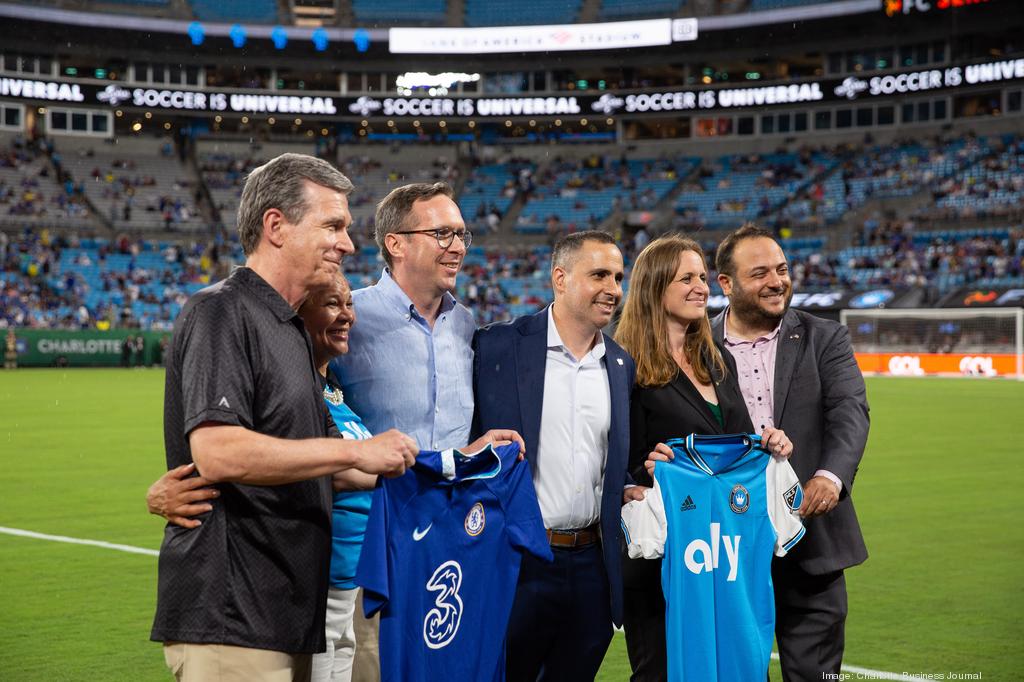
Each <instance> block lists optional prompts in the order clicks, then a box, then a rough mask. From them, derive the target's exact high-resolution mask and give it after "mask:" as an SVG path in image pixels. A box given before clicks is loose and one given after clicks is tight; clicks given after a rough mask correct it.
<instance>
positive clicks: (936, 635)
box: [0, 370, 1024, 681]
mask: <svg viewBox="0 0 1024 682" xmlns="http://www.w3.org/2000/svg"><path fill="white" fill-rule="evenodd" d="M868 392H869V399H870V401H871V407H872V410H871V415H872V429H871V440H870V443H869V446H868V452H867V454H866V455H865V458H864V461H863V464H862V466H861V471H860V476H859V477H858V479H857V485H856V489H855V491H854V497H855V499H856V502H857V509H858V512H859V515H860V519H861V523H862V525H863V528H864V534H865V536H866V537H867V542H868V548H869V551H870V553H871V558H870V559H869V560H868V562H867V563H866V564H865V565H863V566H860V567H858V568H856V569H853V570H851V571H849V572H848V573H847V579H848V583H849V593H850V617H849V620H848V625H847V646H846V662H847V664H849V665H853V666H859V667H863V668H869V669H876V670H886V671H896V672H909V673H912V674H914V673H932V674H938V673H941V674H943V675H946V676H948V674H949V673H950V672H954V673H976V672H980V673H982V675H983V678H982V679H985V680H1020V679H1024V646H1022V642H1024V616H1022V613H1024V598H1022V593H1024V569H1022V566H1024V494H1022V490H1024V457H1022V448H1021V444H1020V443H1019V442H1018V441H1019V440H1021V439H1022V435H1021V434H1022V429H1021V427H1022V426H1024V383H1016V382H1008V381H986V380H957V379H949V380H943V379H871V380H869V383H868ZM162 396H163V373H162V372H161V371H159V370H71V371H61V370H18V371H16V372H0V464H2V473H0V526H4V527H9V528H18V529H24V530H31V531H36V532H39V533H48V534H55V535H65V536H71V537H76V538H87V539H93V540H103V541H107V542H112V543H121V544H125V545H134V546H138V547H145V548H152V549H156V548H158V547H159V544H160V537H161V528H162V523H161V521H160V520H158V519H156V518H155V517H151V516H148V515H147V514H146V511H145V502H144V495H145V491H146V488H147V486H148V485H149V483H150V482H151V481H152V480H153V479H154V478H155V477H156V476H158V475H159V474H160V473H161V472H162V471H163V469H164V465H163V461H164V459H163V445H162V442H163V440H162V424H161V414H162V408H161V404H162ZM155 595H156V559H155V558H154V557H152V556H146V555H137V554H127V553H124V552H117V551H112V550H109V549H103V548H98V547H91V546H80V545H72V544H63V543H56V542H50V541H45V540H38V539H32V538H25V537H15V536H11V535H8V534H0V680H18V681H20V680H47V681H49V680H150V679H152V680H157V679H169V675H168V674H167V672H166V669H165V668H164V665H163V660H162V655H161V651H160V647H159V645H157V644H154V643H151V642H149V641H148V638H149V627H150V623H151V618H152V615H153V607H154V602H155ZM773 670H775V671H777V664H773ZM599 679H601V680H626V679H628V664H627V662H626V655H625V646H624V644H623V640H622V637H621V635H617V636H616V638H615V640H614V641H613V644H612V649H611V651H610V652H609V654H608V657H607V659H606V660H605V665H604V668H603V669H602V673H601V676H600V678H599ZM774 679H779V677H778V675H777V673H776V674H775V675H774ZM852 679H857V677H856V676H854V677H853V678H852ZM861 679H865V678H863V677H862V678H861Z"/></svg>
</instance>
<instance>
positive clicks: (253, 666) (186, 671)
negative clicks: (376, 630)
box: [164, 642, 313, 682]
mask: <svg viewBox="0 0 1024 682" xmlns="http://www.w3.org/2000/svg"><path fill="white" fill-rule="evenodd" d="M312 658H313V656H312V654H286V653H284V652H282V651H270V650H268V649H249V648H246V647H240V646H231V645H229V644H188V643H183V642H168V643H166V644H164V660H165V661H166V662H167V667H168V668H170V669H171V673H172V674H173V675H174V679H175V680H177V682H250V681H255V682H309V677H310V672H311V670H312V666H311V661H312Z"/></svg>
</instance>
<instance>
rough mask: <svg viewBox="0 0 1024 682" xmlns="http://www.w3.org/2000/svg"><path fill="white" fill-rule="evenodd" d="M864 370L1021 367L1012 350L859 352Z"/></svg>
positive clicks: (987, 371)
mask: <svg viewBox="0 0 1024 682" xmlns="http://www.w3.org/2000/svg"><path fill="white" fill-rule="evenodd" d="M855 355H856V357H857V365H858V366H859V367H860V369H861V371H862V372H864V373H865V374H885V375H890V376H909V377H914V376H929V375H931V376H936V375H943V376H977V377H1006V376H1018V375H1019V373H1020V371H1021V367H1020V365H1019V364H1018V358H1017V356H1016V355H1013V354H1012V353H988V354H973V355H964V354H962V353H856V354H855Z"/></svg>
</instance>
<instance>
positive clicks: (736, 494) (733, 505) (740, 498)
mask: <svg viewBox="0 0 1024 682" xmlns="http://www.w3.org/2000/svg"><path fill="white" fill-rule="evenodd" d="M749 506H750V495H749V494H748V493H747V489H746V488H744V487H743V486H741V485H736V486H734V487H733V489H732V493H731V494H730V495H729V508H730V509H732V510H733V511H734V512H736V513H737V514H742V513H743V512H745V511H747V508H748V507H749Z"/></svg>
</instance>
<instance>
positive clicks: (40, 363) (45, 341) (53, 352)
mask: <svg viewBox="0 0 1024 682" xmlns="http://www.w3.org/2000/svg"><path fill="white" fill-rule="evenodd" d="M140 333H141V335H142V337H143V338H144V339H145V344H144V350H143V364H145V365H152V364H154V363H155V362H157V361H158V359H159V358H158V357H157V356H158V355H159V352H160V340H161V339H163V338H170V333H169V332H164V333H160V332H138V331H133V330H112V331H105V332H104V331H98V330H88V331H64V330H59V329H17V330H15V338H16V341H15V343H16V348H17V351H18V366H19V367H53V366H56V365H66V366H69V367H116V366H118V365H120V364H121V350H122V346H123V343H124V340H125V339H126V338H127V337H128V336H133V337H134V336H139V334H140ZM131 364H132V365H134V364H135V355H134V353H133V354H132V356H131Z"/></svg>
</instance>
